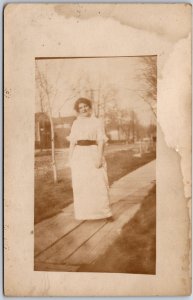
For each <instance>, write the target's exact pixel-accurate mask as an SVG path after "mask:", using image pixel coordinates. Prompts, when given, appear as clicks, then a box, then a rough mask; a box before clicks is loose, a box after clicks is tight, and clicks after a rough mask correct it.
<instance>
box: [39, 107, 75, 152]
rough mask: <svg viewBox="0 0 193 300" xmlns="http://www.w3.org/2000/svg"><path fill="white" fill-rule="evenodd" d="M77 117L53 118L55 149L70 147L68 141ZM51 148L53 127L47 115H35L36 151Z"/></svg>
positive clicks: (40, 113)
mask: <svg viewBox="0 0 193 300" xmlns="http://www.w3.org/2000/svg"><path fill="white" fill-rule="evenodd" d="M75 118H76V117H75V116H69V117H58V118H53V123H54V139H55V148H64V147H67V146H68V145H69V141H68V140H67V137H68V135H69V134H70V129H71V126H72V123H73V121H74V120H75ZM49 148H51V125H50V120H49V117H48V115H47V114H46V113H42V112H38V113H36V114H35V149H49Z"/></svg>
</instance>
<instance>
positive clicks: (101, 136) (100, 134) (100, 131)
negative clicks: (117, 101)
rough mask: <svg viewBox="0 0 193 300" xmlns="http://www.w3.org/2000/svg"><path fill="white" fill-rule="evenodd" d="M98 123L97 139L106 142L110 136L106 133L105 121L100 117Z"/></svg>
mask: <svg viewBox="0 0 193 300" xmlns="http://www.w3.org/2000/svg"><path fill="white" fill-rule="evenodd" d="M97 123H98V124H97V141H103V142H104V143H106V142H107V141H108V138H107V136H106V134H105V127H104V122H103V120H102V119H98V122H97Z"/></svg>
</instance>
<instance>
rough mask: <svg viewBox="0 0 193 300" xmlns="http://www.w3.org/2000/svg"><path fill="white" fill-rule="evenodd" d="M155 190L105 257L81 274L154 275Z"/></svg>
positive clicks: (86, 267)
mask: <svg viewBox="0 0 193 300" xmlns="http://www.w3.org/2000/svg"><path fill="white" fill-rule="evenodd" d="M155 265H156V188H155V187H154V188H153V189H152V190H151V191H150V193H149V195H148V196H147V197H146V198H145V199H144V200H143V202H142V205H141V208H140V210H139V211H138V212H137V213H136V215H135V216H134V217H133V218H132V219H131V220H130V221H129V223H127V224H125V226H124V227H123V229H122V231H121V234H120V236H119V237H118V238H117V240H116V241H115V242H114V243H113V245H112V246H111V247H110V248H109V249H108V250H107V251H106V253H105V254H104V255H103V256H101V257H99V258H98V259H97V260H96V261H95V262H94V263H93V264H90V265H85V266H82V267H81V268H80V269H79V271H80V272H111V273H133V274H155Z"/></svg>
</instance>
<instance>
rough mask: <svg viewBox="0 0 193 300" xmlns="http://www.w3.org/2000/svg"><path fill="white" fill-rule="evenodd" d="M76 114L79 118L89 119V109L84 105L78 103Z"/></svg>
mask: <svg viewBox="0 0 193 300" xmlns="http://www.w3.org/2000/svg"><path fill="white" fill-rule="evenodd" d="M78 112H79V115H80V116H83V117H89V116H90V115H91V109H90V107H89V106H88V105H87V104H85V103H80V104H79V106H78Z"/></svg>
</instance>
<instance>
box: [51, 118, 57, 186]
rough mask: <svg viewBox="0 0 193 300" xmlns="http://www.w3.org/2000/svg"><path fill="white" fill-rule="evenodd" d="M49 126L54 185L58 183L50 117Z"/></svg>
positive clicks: (52, 127) (52, 125)
mask: <svg viewBox="0 0 193 300" xmlns="http://www.w3.org/2000/svg"><path fill="white" fill-rule="evenodd" d="M50 125H51V146H52V168H53V175H54V182H55V183H56V182H57V181H58V178H57V171H56V160H55V143H54V124H53V120H52V117H51V116H50Z"/></svg>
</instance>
